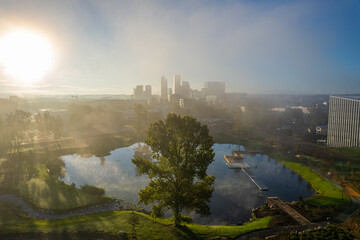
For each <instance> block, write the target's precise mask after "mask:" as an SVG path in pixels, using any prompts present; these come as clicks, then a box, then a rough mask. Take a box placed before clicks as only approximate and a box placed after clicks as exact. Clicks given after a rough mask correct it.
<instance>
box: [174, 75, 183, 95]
mask: <svg viewBox="0 0 360 240" xmlns="http://www.w3.org/2000/svg"><path fill="white" fill-rule="evenodd" d="M173 88H174V94H181V76H180V75H179V74H176V75H174V85H173Z"/></svg>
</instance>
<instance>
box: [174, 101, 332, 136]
mask: <svg viewBox="0 0 360 240" xmlns="http://www.w3.org/2000/svg"><path fill="white" fill-rule="evenodd" d="M275 106H276V105H274V104H272V103H269V102H266V101H260V100H248V101H247V103H246V104H243V105H242V106H236V105H230V104H225V103H221V102H220V103H219V102H218V103H215V104H208V103H206V102H205V101H191V102H189V103H187V104H186V106H185V107H184V108H180V107H179V106H173V108H172V111H173V112H175V113H178V114H180V115H183V116H185V115H190V116H192V117H195V118H197V119H199V120H205V121H206V120H209V122H210V121H218V124H217V126H221V125H223V126H221V128H223V129H221V130H219V132H224V131H228V132H231V133H232V134H236V135H241V136H242V137H247V138H254V139H260V140H264V139H266V138H267V137H269V136H274V135H280V136H281V135H282V136H290V137H296V138H302V139H306V140H316V137H317V136H315V134H314V132H313V131H312V132H309V131H308V129H311V130H314V129H315V127H316V126H317V125H326V124H327V117H328V110H327V109H323V108H318V107H316V106H312V107H309V108H308V110H309V113H308V114H304V113H303V111H302V109H298V108H290V107H288V108H285V111H283V112H278V111H273V110H272V109H273V108H274V107H275ZM221 121H223V122H225V124H221V123H220V122H221Z"/></svg>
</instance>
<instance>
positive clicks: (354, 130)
mask: <svg viewBox="0 0 360 240" xmlns="http://www.w3.org/2000/svg"><path fill="white" fill-rule="evenodd" d="M327 144H328V146H332V147H343V146H346V147H360V97H338V96H330V104H329V121H328V135H327Z"/></svg>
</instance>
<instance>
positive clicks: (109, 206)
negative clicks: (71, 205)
mask: <svg viewBox="0 0 360 240" xmlns="http://www.w3.org/2000/svg"><path fill="white" fill-rule="evenodd" d="M0 201H2V202H7V203H11V204H14V205H16V206H19V207H20V208H21V209H22V210H23V211H24V212H25V213H27V214H28V215H29V216H30V217H32V218H35V219H59V218H67V217H74V216H81V215H87V214H93V213H98V212H106V211H113V210H131V209H132V208H131V206H130V205H129V204H127V203H125V202H123V201H121V200H118V199H114V200H111V201H110V202H108V203H105V204H101V205H94V206H89V207H85V208H83V209H78V210H74V211H71V212H68V213H59V214H58V213H53V212H51V211H48V210H43V209H34V208H33V207H31V206H30V205H29V204H27V203H26V202H24V200H22V199H21V198H19V197H17V196H15V195H11V194H0Z"/></svg>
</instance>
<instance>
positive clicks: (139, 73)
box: [0, 0, 360, 94]
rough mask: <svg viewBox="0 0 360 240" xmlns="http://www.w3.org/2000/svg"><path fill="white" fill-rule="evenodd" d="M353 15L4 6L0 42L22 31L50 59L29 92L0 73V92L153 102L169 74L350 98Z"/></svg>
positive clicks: (197, 7)
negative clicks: (141, 90) (141, 94)
mask: <svg viewBox="0 0 360 240" xmlns="http://www.w3.org/2000/svg"><path fill="white" fill-rule="evenodd" d="M359 11H360V3H359V2H357V1H342V2H338V1H316V2H314V1H271V2H265V1H259V2H252V1H240V2H238V1H227V2H223V1H216V0H213V1H201V2H193V1H181V2H179V1H166V2H164V1H160V0H159V1H146V2H144V1H131V2H121V1H107V2H106V4H102V3H100V2H93V1H67V2H62V3H59V2H58V1H40V0H36V1H31V2H28V1H7V0H5V1H1V2H0V14H1V16H2V18H1V20H0V39H1V38H2V37H3V36H4V35H6V33H7V32H8V31H10V30H11V29H17V28H20V29H23V28H24V29H28V30H29V31H34V32H39V33H40V34H41V35H42V36H44V37H45V38H46V39H47V40H48V41H49V42H50V43H51V45H52V46H53V47H54V50H55V51H54V64H52V65H53V67H52V69H51V71H49V72H48V73H47V74H46V75H44V76H43V77H42V78H41V79H40V80H39V81H38V82H36V83H33V84H24V83H23V82H22V83H21V82H18V81H16V79H14V78H13V77H11V76H9V75H8V74H7V73H6V71H5V70H6V69H5V66H3V65H0V93H4V92H12V93H18V94H22V93H39V94H74V93H79V94H131V93H132V90H133V87H134V86H136V85H152V86H153V93H154V94H160V89H161V83H160V81H159V79H160V77H161V76H165V77H166V78H167V79H168V80H169V82H170V81H171V82H172V77H173V75H174V74H177V73H179V74H181V77H182V79H184V80H185V81H188V82H190V83H191V87H192V88H194V89H200V88H201V87H202V84H203V83H204V82H209V81H210V82H211V81H213V82H225V83H226V87H227V89H226V91H227V92H231V91H233V92H247V93H315V94H316V93H322V94H325V93H326V94H351V93H359V92H360V84H359V80H360V68H359V66H360V48H359V45H358V42H359V40H360V33H359V31H358V30H357V28H358V26H359V25H360V17H359V14H358V12H359ZM0 55H1V53H0ZM170 85H171V84H170ZM173 91H174V89H173Z"/></svg>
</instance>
